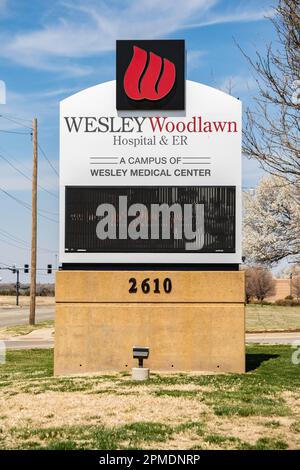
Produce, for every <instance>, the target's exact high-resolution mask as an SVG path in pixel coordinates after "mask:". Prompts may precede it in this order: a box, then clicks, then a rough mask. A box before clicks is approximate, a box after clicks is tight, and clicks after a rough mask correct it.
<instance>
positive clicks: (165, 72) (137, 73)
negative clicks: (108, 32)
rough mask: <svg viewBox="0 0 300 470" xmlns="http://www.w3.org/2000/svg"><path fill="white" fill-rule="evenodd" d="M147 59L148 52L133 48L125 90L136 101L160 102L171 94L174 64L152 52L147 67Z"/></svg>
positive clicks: (174, 75)
mask: <svg viewBox="0 0 300 470" xmlns="http://www.w3.org/2000/svg"><path fill="white" fill-rule="evenodd" d="M147 59H148V53H147V52H146V51H144V50H143V49H141V48H140V47H137V46H133V56H132V59H131V62H130V64H129V65H128V68H127V70H126V72H125V75H124V90H125V93H126V95H127V96H128V98H130V99H132V100H135V101H138V100H144V99H146V100H150V101H157V100H160V99H162V98H164V97H165V96H167V94H168V93H170V91H171V90H172V88H173V86H174V83H175V78H176V70H175V65H174V64H173V62H171V61H170V60H168V59H162V58H161V57H159V56H158V55H156V54H154V53H153V52H150V53H149V63H148V65H147V67H146V64H147ZM145 69H146V70H145Z"/></svg>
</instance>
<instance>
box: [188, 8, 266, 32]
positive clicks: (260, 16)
mask: <svg viewBox="0 0 300 470" xmlns="http://www.w3.org/2000/svg"><path fill="white" fill-rule="evenodd" d="M273 16H274V9H273V8H267V9H265V8H263V9H258V10H248V9H246V10H241V9H240V8H239V9H238V10H236V11H235V12H233V13H229V14H222V15H216V16H213V17H212V18H210V19H208V20H204V21H200V22H199V23H190V24H187V25H185V26H184V28H201V27H204V26H213V25H217V24H226V23H246V22H252V21H261V20H264V19H266V18H272V17H273Z"/></svg>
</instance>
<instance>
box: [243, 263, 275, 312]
mask: <svg viewBox="0 0 300 470" xmlns="http://www.w3.org/2000/svg"><path fill="white" fill-rule="evenodd" d="M245 278H246V300H247V302H249V300H250V299H251V298H256V299H257V300H258V301H260V302H261V303H262V302H263V300H264V299H265V298H266V297H271V296H272V295H274V294H275V281H274V279H273V276H272V273H271V271H269V270H268V269H266V268H263V267H252V268H247V269H246V270H245Z"/></svg>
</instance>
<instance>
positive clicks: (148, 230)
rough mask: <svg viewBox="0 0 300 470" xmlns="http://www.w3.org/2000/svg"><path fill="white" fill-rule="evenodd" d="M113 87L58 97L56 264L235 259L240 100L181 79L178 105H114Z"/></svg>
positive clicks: (237, 258) (238, 249) (237, 248)
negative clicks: (182, 104)
mask: <svg viewBox="0 0 300 470" xmlns="http://www.w3.org/2000/svg"><path fill="white" fill-rule="evenodd" d="M115 87H116V84H115V82H114V81H111V82H107V83H103V84H101V85H97V86H95V87H91V88H88V89H86V90H83V91H82V92H80V93H77V94H75V95H73V96H71V97H69V98H67V99H65V100H64V101H62V102H61V109H60V136H61V142H60V217H61V218H60V262H62V263H199V264H202V263H216V264H223V263H240V261H241V247H240V243H241V240H240V238H241V237H240V232H241V102H240V101H239V100H237V99H235V98H233V97H231V96H230V95H227V94H225V93H223V92H221V91H219V90H216V89H213V88H210V87H208V86H205V85H202V84H199V83H195V82H191V81H186V110H185V111H184V112H181V111H168V112H160V113H159V115H158V112H155V111H122V112H121V111H117V110H116V98H115V95H116V90H115ZM163 188H166V189H165V190H163ZM197 188H198V189H197ZM154 195H156V199H155V197H154ZM189 197H191V198H192V199H191V200H188V198H189ZM230 198H231V200H230V201H229V199H230ZM232 198H233V199H232ZM150 202H151V204H152V206H153V207H152V206H151V207H150V205H149V204H150ZM159 204H165V205H166V206H167V205H168V204H169V206H168V207H165V209H166V210H167V209H168V208H169V212H168V211H167V212H168V214H169V215H170V214H171V222H170V223H169V225H170V227H169V233H171V237H172V240H173V241H172V242H168V233H165V234H164V233H162V234H160V233H158V232H159V229H158V228H157V226H156V225H155V223H156V222H157V223H158V220H159V217H164V216H167V213H166V214H158V212H157V211H159V208H158V205H159ZM173 204H175V206H174V207H173ZM180 204H181V206H180ZM185 206H186V207H185ZM220 207H221V209H220ZM218 208H219V209H218ZM189 211H190V212H189ZM218 211H219V213H218ZM189 213H190V214H193V218H192V222H188V216H189ZM146 219H147V220H146ZM151 224H152V225H151ZM155 227H156V228H155ZM162 232H163V230H162ZM167 232H168V230H167ZM225 232H226V233H225ZM225 235H226V236H225ZM164 236H165V238H164ZM92 238H93V240H92ZM164 240H165V241H164ZM174 240H175V241H174Z"/></svg>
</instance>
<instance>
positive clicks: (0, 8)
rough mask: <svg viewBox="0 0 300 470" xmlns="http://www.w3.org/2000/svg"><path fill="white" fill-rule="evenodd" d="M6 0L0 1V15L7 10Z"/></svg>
mask: <svg viewBox="0 0 300 470" xmlns="http://www.w3.org/2000/svg"><path fill="white" fill-rule="evenodd" d="M7 4H8V1H7V0H0V14H2V13H5V12H6V9H7Z"/></svg>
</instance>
